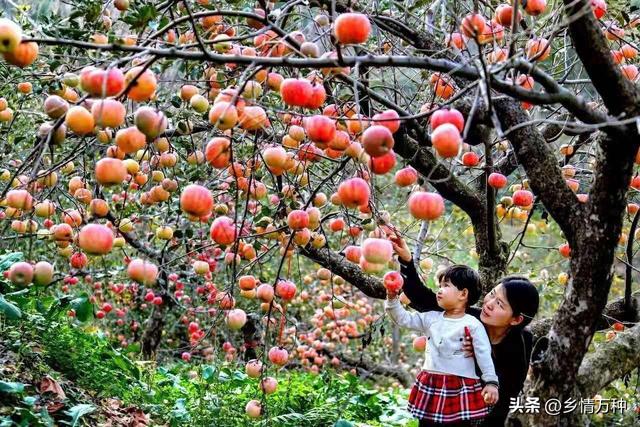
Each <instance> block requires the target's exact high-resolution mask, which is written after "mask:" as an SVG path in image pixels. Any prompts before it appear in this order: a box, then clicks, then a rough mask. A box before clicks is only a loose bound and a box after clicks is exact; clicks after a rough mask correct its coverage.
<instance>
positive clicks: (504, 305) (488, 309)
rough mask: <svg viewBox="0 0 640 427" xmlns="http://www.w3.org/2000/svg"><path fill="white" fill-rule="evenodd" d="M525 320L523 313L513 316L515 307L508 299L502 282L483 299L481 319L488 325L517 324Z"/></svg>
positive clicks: (504, 325)
mask: <svg viewBox="0 0 640 427" xmlns="http://www.w3.org/2000/svg"><path fill="white" fill-rule="evenodd" d="M522 320H523V317H522V315H518V316H516V317H514V316H513V309H512V308H511V306H510V305H509V302H508V301H507V296H506V294H505V292H504V287H503V286H502V284H500V285H498V286H496V287H495V288H493V289H492V290H491V291H490V292H489V293H488V294H487V295H485V297H484V300H483V301H482V312H481V313H480V321H481V322H482V323H484V324H485V325H487V326H496V327H508V326H515V325H517V324H519V323H521V322H522Z"/></svg>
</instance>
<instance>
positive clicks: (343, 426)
mask: <svg viewBox="0 0 640 427" xmlns="http://www.w3.org/2000/svg"><path fill="white" fill-rule="evenodd" d="M333 427H353V424H352V423H350V422H349V421H347V420H338V421H336V423H335V424H334V425H333Z"/></svg>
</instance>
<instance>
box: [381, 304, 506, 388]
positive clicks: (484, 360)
mask: <svg viewBox="0 0 640 427" xmlns="http://www.w3.org/2000/svg"><path fill="white" fill-rule="evenodd" d="M384 308H385V310H386V312H387V313H389V316H390V317H391V319H392V320H393V321H394V322H395V323H396V324H398V326H401V327H405V328H409V329H413V330H415V331H418V332H420V333H422V334H424V335H426V336H427V348H426V350H425V359H424V365H423V366H422V369H423V370H427V371H430V372H439V373H443V374H451V375H457V376H459V377H465V378H474V379H478V376H477V375H476V368H475V364H474V360H473V357H465V356H464V353H463V351H462V344H463V338H464V327H465V326H468V327H469V330H470V332H471V337H472V338H473V352H474V354H475V358H476V360H477V361H478V366H479V367H480V370H481V371H482V380H483V381H484V382H485V383H487V382H492V383H495V384H498V376H497V375H496V371H495V369H494V367H493V360H491V342H490V341H489V337H488V336H487V332H486V331H485V330H484V326H483V325H482V323H481V322H480V321H479V320H478V319H476V318H475V317H473V316H470V315H468V314H465V315H464V316H463V317H460V318H457V319H456V318H450V317H444V312H443V311H427V312H425V313H410V312H408V311H407V310H405V309H404V307H402V305H401V304H400V301H399V299H398V298H395V299H393V300H388V299H387V300H385V302H384Z"/></svg>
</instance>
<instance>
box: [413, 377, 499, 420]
mask: <svg viewBox="0 0 640 427" xmlns="http://www.w3.org/2000/svg"><path fill="white" fill-rule="evenodd" d="M408 409H409V412H411V414H413V416H414V417H416V418H419V419H426V420H430V421H433V422H436V423H452V422H458V421H465V420H478V419H482V418H484V417H485V416H486V415H487V414H488V413H489V407H488V406H487V404H486V403H484V399H483V398H482V383H481V382H480V380H479V379H473V378H464V377H459V376H456V375H448V374H436V373H434V372H429V371H422V372H420V373H419V374H418V377H417V378H416V382H415V383H414V385H413V388H412V389H411V393H410V394H409V405H408Z"/></svg>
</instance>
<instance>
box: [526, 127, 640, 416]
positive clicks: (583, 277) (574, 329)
mask: <svg viewBox="0 0 640 427" xmlns="http://www.w3.org/2000/svg"><path fill="white" fill-rule="evenodd" d="M612 143H613V141H612V140H611V139H607V140H605V141H604V142H603V148H604V150H605V151H608V152H607V154H606V155H601V156H600V158H599V164H598V169H597V172H596V181H595V183H594V185H593V188H592V190H591V193H590V201H589V203H588V204H587V205H586V212H585V215H584V216H581V220H582V222H583V223H582V224H580V225H581V227H580V229H581V232H579V233H576V234H575V235H573V236H567V239H568V240H569V242H570V243H571V246H572V259H571V273H572V280H570V282H569V284H568V286H567V290H566V292H565V298H564V300H563V302H562V304H561V306H560V308H559V309H558V312H557V313H556V316H555V317H554V321H553V324H552V326H551V329H550V331H549V334H548V336H547V337H546V339H545V340H544V341H543V342H542V343H540V350H542V352H541V353H540V358H539V359H538V360H533V361H532V365H531V367H532V373H533V377H532V378H531V381H530V382H529V384H528V386H527V387H526V389H527V396H532V397H534V396H535V397H539V398H540V401H541V402H545V401H547V400H549V399H559V401H560V402H565V401H566V400H567V399H570V398H574V399H575V398H580V397H581V396H580V395H579V390H578V388H577V376H578V371H579V369H580V366H581V364H582V360H583V358H584V356H585V354H586V353H587V351H588V349H589V344H590V343H591V340H592V338H593V334H594V333H595V331H596V329H597V326H598V321H599V319H600V314H601V313H602V312H603V310H604V308H605V306H606V303H607V297H608V295H609V289H610V286H611V279H612V274H613V273H612V268H611V267H612V265H613V261H614V251H615V248H616V245H617V244H618V237H619V235H620V232H621V230H622V219H623V217H622V214H623V211H624V208H625V205H626V192H627V186H628V183H629V179H630V176H631V171H632V166H633V158H634V154H635V149H634V148H633V147H632V146H631V144H628V143H627V144H625V143H623V141H616V149H615V150H611V149H610V148H611V146H610V144H612ZM607 149H609V150H607ZM582 397H591V396H582ZM578 416H579V415H578V414H575V413H569V414H560V415H551V414H548V413H546V412H545V411H541V412H540V413H538V414H532V415H530V416H529V417H528V425H531V426H548V425H561V426H565V425H566V426H572V425H575V422H576V421H577V419H576V417H578Z"/></svg>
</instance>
